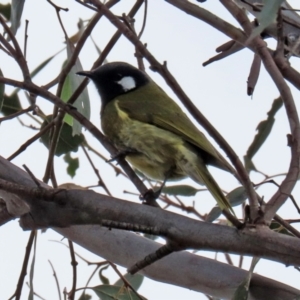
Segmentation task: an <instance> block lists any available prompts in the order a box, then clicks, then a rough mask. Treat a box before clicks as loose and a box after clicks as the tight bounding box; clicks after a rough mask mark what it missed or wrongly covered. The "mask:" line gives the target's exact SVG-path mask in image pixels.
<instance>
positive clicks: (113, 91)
mask: <svg viewBox="0 0 300 300" xmlns="http://www.w3.org/2000/svg"><path fill="white" fill-rule="evenodd" d="M77 74H78V75H83V76H87V77H89V78H91V79H92V81H93V82H94V83H95V85H96V87H97V89H98V92H99V94H100V97H101V100H102V109H103V108H104V106H105V105H106V104H107V103H108V102H109V101H111V100H113V99H114V98H116V97H117V96H120V95H123V94H125V93H130V92H132V91H134V90H135V89H138V88H139V87H141V86H143V85H145V84H147V83H148V82H149V81H150V79H149V77H148V76H147V75H146V74H145V73H144V72H142V71H140V70H139V69H137V68H135V67H133V66H131V65H130V64H127V63H124V62H112V63H107V64H105V65H103V66H101V67H99V68H97V69H95V70H92V71H82V72H78V73H77Z"/></svg>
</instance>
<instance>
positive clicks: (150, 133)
mask: <svg viewBox="0 0 300 300" xmlns="http://www.w3.org/2000/svg"><path fill="white" fill-rule="evenodd" d="M79 74H81V75H86V76H88V77H90V78H91V79H92V80H93V81H94V83H95V84H96V86H97V88H98V90H99V93H100V95H101V97H102V110H101V126H102V129H103V132H104V134H105V135H106V136H107V137H109V138H110V139H111V141H112V142H113V143H114V145H115V146H116V147H117V149H119V151H125V152H126V153H128V154H126V160H128V161H129V162H130V163H131V164H132V165H133V166H134V167H135V168H137V169H138V170H139V171H141V172H142V173H143V174H145V175H146V176H148V177H150V178H152V179H156V180H164V179H166V177H167V179H169V180H179V179H182V178H185V177H190V178H191V179H193V180H194V181H196V182H198V183H199V184H204V185H206V187H207V188H208V190H209V191H210V192H211V194H212V195H213V196H214V198H215V199H216V201H217V203H218V205H219V206H220V208H221V209H225V208H227V209H230V210H231V206H230V204H229V203H228V200H227V199H226V197H225V196H224V194H223V193H222V191H221V189H220V187H219V186H218V184H217V183H216V181H215V180H214V179H213V177H212V176H211V174H210V173H209V171H208V169H207V167H206V165H207V164H210V165H214V166H216V167H219V168H221V169H224V170H227V171H231V166H230V165H229V164H228V163H227V161H226V160H225V159H224V158H223V157H222V156H221V155H220V154H219V153H218V152H217V151H216V150H215V148H214V147H213V146H212V145H211V143H210V142H209V141H208V140H207V138H206V137H205V136H204V135H203V133H202V132H200V131H199V130H198V129H197V128H196V127H195V125H194V124H193V123H192V122H191V121H190V120H189V118H188V117H187V116H186V115H185V114H184V113H183V111H182V110H181V108H180V107H179V106H178V105H177V104H176V103H175V102H174V101H173V100H172V99H171V98H170V97H169V96H168V95H167V94H166V93H165V92H164V91H163V90H162V89H161V88H160V87H159V86H158V85H157V84H156V83H155V82H153V81H152V80H151V79H150V78H148V77H147V76H146V75H145V74H144V73H142V72H141V71H139V70H137V69H135V68H134V67H132V66H130V65H128V64H125V63H120V62H119V63H110V64H107V65H105V66H103V67H100V68H99V69H96V70H95V71H92V72H81V73H79ZM122 76H123V77H122ZM139 76H141V78H142V79H143V80H144V81H142V84H140V85H138V84H136V85H137V86H135V83H138V80H139ZM115 77H116V78H118V79H116V78H115ZM119 78H120V80H123V79H124V78H125V79H126V80H127V81H126V80H125V81H124V82H129V83H130V85H131V89H127V90H126V89H124V90H123V91H122V92H118V91H116V89H118V88H119V86H118V85H121V84H123V83H124V82H122V81H118V80H119ZM131 79H135V81H134V80H133V81H132V80H131ZM109 84H111V86H110V85H109ZM113 86H115V88H113ZM123 88H124V87H123ZM110 94H113V95H114V94H115V95H114V96H112V97H109V95H110Z"/></svg>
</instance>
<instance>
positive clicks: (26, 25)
mask: <svg viewBox="0 0 300 300" xmlns="http://www.w3.org/2000/svg"><path fill="white" fill-rule="evenodd" d="M28 24H29V21H28V20H25V39H24V58H25V59H26V54H27V41H28Z"/></svg>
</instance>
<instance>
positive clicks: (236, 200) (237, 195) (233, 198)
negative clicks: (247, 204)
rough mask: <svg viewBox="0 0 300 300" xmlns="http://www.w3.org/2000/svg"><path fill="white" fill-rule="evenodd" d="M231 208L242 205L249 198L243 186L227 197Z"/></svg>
mask: <svg viewBox="0 0 300 300" xmlns="http://www.w3.org/2000/svg"><path fill="white" fill-rule="evenodd" d="M226 198H227V199H228V201H229V203H230V205H231V206H237V205H240V204H242V203H243V202H244V201H245V200H246V199H247V198H248V195H247V192H246V190H245V188H244V187H243V186H239V187H237V188H235V189H233V190H232V191H231V192H229V193H228V194H227V195H226Z"/></svg>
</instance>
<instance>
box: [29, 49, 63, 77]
mask: <svg viewBox="0 0 300 300" xmlns="http://www.w3.org/2000/svg"><path fill="white" fill-rule="evenodd" d="M61 51H62V50H61ZM61 51H58V52H57V53H55V54H54V55H52V56H50V57H49V58H47V59H46V60H44V61H43V62H42V63H40V64H39V65H38V66H37V67H36V68H35V69H34V70H33V71H32V72H31V73H30V75H31V78H33V77H34V76H35V75H37V74H38V73H39V72H40V71H41V70H42V69H44V68H45V67H46V66H47V65H48V63H49V62H50V61H51V60H52V59H53V58H54V57H55V56H56V55H57V54H59V53H60V52H61Z"/></svg>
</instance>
